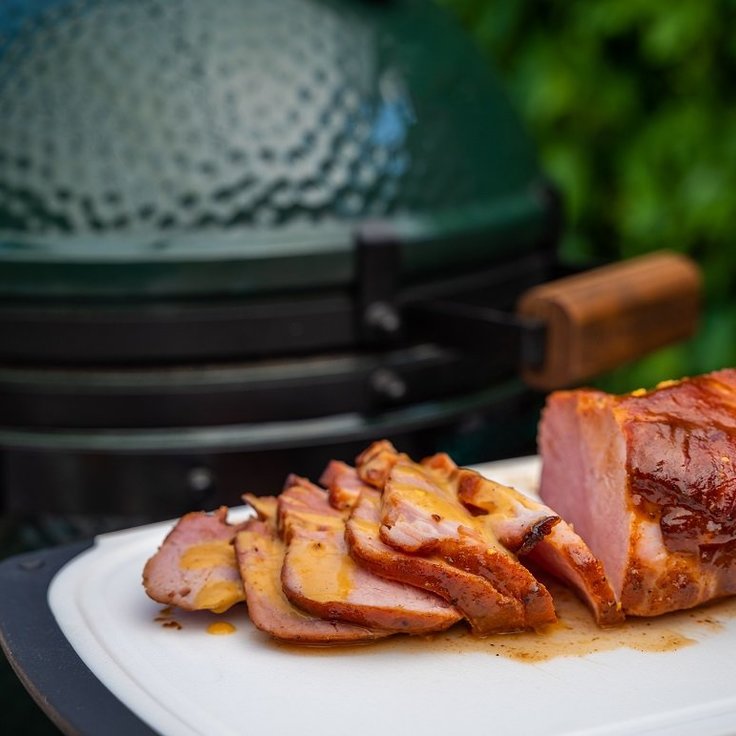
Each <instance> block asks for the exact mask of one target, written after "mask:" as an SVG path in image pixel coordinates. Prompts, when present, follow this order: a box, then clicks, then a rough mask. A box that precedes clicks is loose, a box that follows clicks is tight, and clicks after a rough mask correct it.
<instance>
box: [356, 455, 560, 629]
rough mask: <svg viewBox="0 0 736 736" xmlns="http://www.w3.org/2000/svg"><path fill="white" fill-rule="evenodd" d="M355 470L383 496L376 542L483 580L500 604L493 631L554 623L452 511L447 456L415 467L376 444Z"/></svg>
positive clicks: (544, 597)
mask: <svg viewBox="0 0 736 736" xmlns="http://www.w3.org/2000/svg"><path fill="white" fill-rule="evenodd" d="M356 465H357V471H358V474H359V476H360V477H361V478H362V479H363V480H364V481H365V482H366V483H368V484H370V485H372V486H374V487H377V488H383V496H382V509H381V526H380V530H379V534H380V539H381V541H382V542H384V543H385V544H386V545H388V546H389V547H392V548H394V549H395V550H398V551H399V552H403V553H405V554H412V555H415V556H420V557H430V556H431V557H435V558H439V559H442V560H444V561H445V562H446V563H447V564H448V565H450V566H452V567H455V568H456V569H458V570H461V571H463V572H465V573H470V574H473V575H476V576H480V577H483V578H485V579H486V581H487V582H488V583H490V585H491V586H493V588H495V589H496V590H497V591H498V593H499V594H500V595H501V596H503V599H504V601H506V600H508V602H509V603H508V606H507V607H506V606H505V621H506V623H505V625H504V626H503V627H502V628H493V631H500V630H506V631H516V630H520V629H525V628H540V627H542V626H544V625H546V624H548V623H552V622H554V621H555V620H556V617H555V613H554V604H553V602H552V597H551V596H550V594H549V592H548V591H547V590H546V588H545V587H544V586H543V585H542V584H541V583H539V582H538V581H537V580H536V579H535V578H534V576H533V575H532V574H531V573H530V572H529V571H528V570H527V569H526V568H525V567H524V566H523V565H521V564H520V563H519V562H518V560H517V559H516V558H515V557H514V555H513V554H512V553H511V552H509V551H508V550H507V549H506V548H505V547H504V546H503V545H502V544H501V543H500V542H499V541H498V539H496V538H495V536H494V535H493V533H492V532H491V531H490V530H489V529H487V528H486V527H484V525H483V524H482V523H480V522H477V521H476V520H475V519H474V517H472V516H471V515H470V513H469V512H468V511H467V509H466V508H465V507H464V506H463V505H462V504H461V503H460V501H459V499H458V498H457V494H456V491H455V489H453V488H452V487H451V484H448V483H447V474H448V473H451V472H452V469H453V468H454V467H455V466H454V463H452V461H450V460H449V458H447V456H444V455H443V456H435V458H434V459H430V460H428V461H427V462H426V464H425V465H424V466H422V465H418V464H416V463H413V462H411V460H410V459H409V458H408V457H407V456H406V455H402V454H400V453H397V452H396V450H395V449H394V448H393V446H392V445H391V444H390V443H389V442H387V441H385V440H384V441H381V442H376V443H374V444H373V445H371V446H370V447H369V448H368V449H367V450H366V451H365V452H363V453H362V454H361V455H360V456H359V457H358V458H357V461H356ZM491 618H492V619H493V616H491ZM494 626H495V624H494ZM485 633H488V632H485Z"/></svg>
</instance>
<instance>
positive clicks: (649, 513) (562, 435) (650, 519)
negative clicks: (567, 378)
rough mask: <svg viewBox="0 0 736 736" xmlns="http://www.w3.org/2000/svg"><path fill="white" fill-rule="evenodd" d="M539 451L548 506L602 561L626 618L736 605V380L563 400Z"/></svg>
mask: <svg viewBox="0 0 736 736" xmlns="http://www.w3.org/2000/svg"><path fill="white" fill-rule="evenodd" d="M539 445H540V452H541V454H542V458H543V469H542V482H541V488H540V494H541V495H542V498H543V499H544V501H545V502H546V503H548V504H550V506H552V507H553V508H555V509H557V510H558V511H559V512H560V513H561V514H562V515H563V516H564V517H565V518H566V519H567V520H568V521H570V522H571V523H573V524H574V527H575V531H576V532H577V533H578V534H580V536H581V537H582V538H583V539H584V540H585V541H586V543H587V544H588V545H589V547H590V549H591V551H592V553H593V554H594V555H595V556H596V557H597V558H599V559H600V560H601V562H602V564H603V567H604V569H605V571H606V574H607V577H608V579H609V581H610V583H611V586H612V588H613V591H614V594H615V595H616V598H617V600H618V602H619V603H620V605H621V607H622V609H623V611H624V613H627V614H632V615H638V616H654V615H658V614H661V613H666V612H668V611H674V610H678V609H682V608H690V607H692V606H695V605H698V604H700V603H703V602H705V601H709V600H712V599H714V598H719V597H722V596H726V595H732V594H734V593H736V371H734V370H725V371H718V372H715V373H711V374H708V375H704V376H698V377H695V378H692V379H686V380H683V381H678V382H668V383H666V384H664V385H662V386H660V387H658V388H657V389H655V390H653V391H643V390H642V391H636V392H634V393H633V394H628V395H624V396H612V395H610V394H606V393H603V392H601V391H595V390H587V389H584V390H578V391H560V392H556V393H554V394H552V395H551V396H550V397H549V398H548V401H547V405H546V408H545V410H544V412H543V416H542V421H541V423H540V430H539Z"/></svg>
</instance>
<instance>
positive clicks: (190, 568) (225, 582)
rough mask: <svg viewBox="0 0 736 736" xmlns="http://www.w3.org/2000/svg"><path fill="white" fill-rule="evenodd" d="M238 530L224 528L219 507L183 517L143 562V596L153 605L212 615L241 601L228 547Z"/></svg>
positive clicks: (224, 511)
mask: <svg viewBox="0 0 736 736" xmlns="http://www.w3.org/2000/svg"><path fill="white" fill-rule="evenodd" d="M240 528H242V525H240V526H233V525H231V524H228V523H227V508H226V507H224V506H222V507H220V508H219V509H218V510H217V511H215V512H214V513H213V514H206V513H204V512H201V511H197V512H192V513H190V514H186V515H185V516H183V517H182V518H181V519H180V520H179V521H178V522H177V524H176V526H175V527H174V528H173V529H172V530H171V532H170V533H169V534H168V536H167V537H166V538H165V539H164V541H163V543H162V544H161V546H160V547H159V549H158V551H157V552H156V554H154V555H153V557H151V559H150V560H148V562H147V563H146V566H145V568H144V570H143V586H144V588H145V589H146V593H147V594H148V595H149V597H151V598H153V600H155V601H158V602H159V603H164V604H166V605H174V606H179V607H180V608H184V609H186V610H188V611H197V610H210V611H214V612H215V613H222V612H223V611H226V610H227V609H228V608H230V607H231V606H233V605H234V604H235V603H239V602H240V601H242V600H245V594H244V591H243V584H242V581H241V579H240V573H239V571H238V565H237V562H236V559H235V550H234V548H233V540H234V538H235V534H236V533H237V532H238V531H239V529H240Z"/></svg>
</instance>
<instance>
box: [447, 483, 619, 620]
mask: <svg viewBox="0 0 736 736" xmlns="http://www.w3.org/2000/svg"><path fill="white" fill-rule="evenodd" d="M453 479H454V481H455V483H456V484H457V489H458V497H459V498H460V500H461V501H462V502H463V503H464V504H465V505H466V506H469V507H470V508H472V509H475V510H476V511H477V512H479V513H482V514H483V515H482V516H479V520H480V521H482V522H483V523H484V524H486V525H487V526H488V527H489V528H490V529H491V530H492V531H493V533H494V534H495V535H496V536H497V537H498V539H499V541H501V542H502V543H503V544H504V545H505V546H506V547H508V548H509V549H511V550H512V551H514V552H516V554H518V555H523V556H524V559H526V560H531V561H532V562H534V563H536V564H537V565H538V566H539V567H541V568H542V569H543V570H546V571H548V572H550V573H552V574H553V575H555V576H556V577H559V578H561V579H562V580H564V581H566V582H568V583H569V584H570V585H572V586H573V588H575V590H576V591H577V592H578V594H579V595H580V596H581V597H582V598H583V600H584V601H585V602H586V603H587V604H588V606H589V607H590V609H591V611H592V613H593V615H594V616H595V620H596V622H597V623H598V624H599V625H600V626H613V625H615V624H618V623H621V621H623V618H624V616H623V613H622V611H621V607H620V606H619V605H618V603H617V601H616V596H615V594H614V592H613V588H612V587H611V585H610V583H609V582H608V579H607V578H606V574H605V571H604V570H603V565H602V564H601V562H600V560H598V559H597V558H596V557H595V556H594V555H593V553H592V552H591V551H590V548H589V547H588V545H587V544H585V542H584V541H583V540H582V539H581V538H580V536H579V535H577V534H576V533H575V532H574V531H573V530H572V528H571V527H570V526H569V524H567V523H565V522H564V521H563V520H562V519H560V517H559V516H557V514H555V512H554V511H553V510H552V509H550V508H549V507H548V506H545V505H544V504H541V503H539V502H538V501H535V500H533V499H531V498H529V497H528V496H525V495H524V494H523V493H519V491H517V490H515V489H514V488H510V487H509V486H505V485H502V484H501V483H496V482H495V481H492V480H488V479H487V478H484V477H483V476H481V475H479V474H478V473H475V472H474V471H472V470H466V469H461V470H458V471H457V472H456V473H455V474H454V477H453Z"/></svg>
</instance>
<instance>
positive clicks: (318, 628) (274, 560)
mask: <svg viewBox="0 0 736 736" xmlns="http://www.w3.org/2000/svg"><path fill="white" fill-rule="evenodd" d="M235 547H236V550H237V556H238V563H239V565H240V572H241V575H242V578H243V583H244V586H245V593H246V595H247V597H248V614H249V615H250V618H251V621H253V624H254V625H255V626H256V627H257V628H258V629H260V630H261V631H265V632H266V633H268V634H270V635H271V636H273V637H276V638H277V639H281V640H283V641H292V642H300V643H305V644H308V643H309V644H346V643H350V642H358V641H370V640H372V639H380V638H383V637H385V636H388V635H389V632H385V631H376V630H374V629H369V628H366V627H364V626H356V625H354V624H349V623H346V622H344V621H331V620H325V619H322V618H319V617H316V616H312V615H310V614H308V613H306V612H305V611H301V610H299V609H298V608H295V607H294V606H293V605H292V604H291V603H290V602H289V600H288V599H287V597H286V596H285V595H284V591H283V589H282V587H281V567H282V565H283V562H284V553H285V550H286V548H285V545H284V543H283V542H282V541H281V540H280V539H279V538H278V537H277V536H276V534H275V532H274V529H273V527H272V526H271V525H269V524H268V523H267V522H263V521H255V520H254V521H251V522H250V523H249V524H248V525H247V526H246V528H245V529H244V530H243V531H240V532H238V534H237V536H236V538H235Z"/></svg>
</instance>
